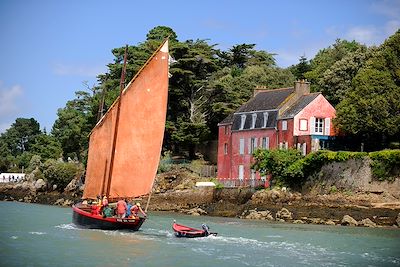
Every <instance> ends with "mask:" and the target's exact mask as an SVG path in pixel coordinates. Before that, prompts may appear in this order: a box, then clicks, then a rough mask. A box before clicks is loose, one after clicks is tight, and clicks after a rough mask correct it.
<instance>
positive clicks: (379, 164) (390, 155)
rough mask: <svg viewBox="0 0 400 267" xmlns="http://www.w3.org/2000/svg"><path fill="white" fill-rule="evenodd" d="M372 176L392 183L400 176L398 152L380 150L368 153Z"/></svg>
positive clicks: (399, 153)
mask: <svg viewBox="0 0 400 267" xmlns="http://www.w3.org/2000/svg"><path fill="white" fill-rule="evenodd" d="M369 157H370V158H371V159H372V162H371V168H372V174H373V176H374V177H375V178H376V179H378V180H381V181H383V180H389V181H392V180H394V179H395V178H396V177H399V175H400V150H382V151H377V152H371V153H369Z"/></svg>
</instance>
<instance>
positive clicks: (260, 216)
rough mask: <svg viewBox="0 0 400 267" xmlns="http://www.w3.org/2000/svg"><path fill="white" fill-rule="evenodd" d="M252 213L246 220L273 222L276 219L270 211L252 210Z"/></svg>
mask: <svg viewBox="0 0 400 267" xmlns="http://www.w3.org/2000/svg"><path fill="white" fill-rule="evenodd" d="M249 212H250V213H249V214H248V215H247V216H245V217H244V218H245V219H252V220H268V221H273V220H274V217H273V216H272V214H271V212H270V211H269V210H263V211H257V210H256V209H254V210H250V211H249Z"/></svg>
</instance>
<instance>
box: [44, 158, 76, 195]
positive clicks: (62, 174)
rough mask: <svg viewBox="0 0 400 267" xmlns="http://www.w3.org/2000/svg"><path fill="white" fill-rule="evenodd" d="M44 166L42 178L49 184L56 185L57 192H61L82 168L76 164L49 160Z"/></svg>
mask: <svg viewBox="0 0 400 267" xmlns="http://www.w3.org/2000/svg"><path fill="white" fill-rule="evenodd" d="M44 165H45V166H44V171H43V175H44V177H45V178H46V179H47V181H48V182H49V183H50V184H53V185H57V188H59V190H63V189H64V188H65V187H66V186H67V185H68V184H69V183H70V182H71V181H72V179H74V178H75V177H76V176H77V175H79V174H80V173H81V172H82V166H81V165H79V164H76V163H70V162H60V161H55V160H52V159H49V160H47V161H46V162H45V164H44Z"/></svg>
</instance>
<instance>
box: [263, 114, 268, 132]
mask: <svg viewBox="0 0 400 267" xmlns="http://www.w3.org/2000/svg"><path fill="white" fill-rule="evenodd" d="M263 116H264V119H263V128H267V122H268V112H264V113H263Z"/></svg>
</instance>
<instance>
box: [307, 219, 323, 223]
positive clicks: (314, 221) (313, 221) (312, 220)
mask: <svg viewBox="0 0 400 267" xmlns="http://www.w3.org/2000/svg"><path fill="white" fill-rule="evenodd" d="M309 222H310V223H312V224H325V221H324V220H322V219H321V218H310V219H309Z"/></svg>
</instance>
